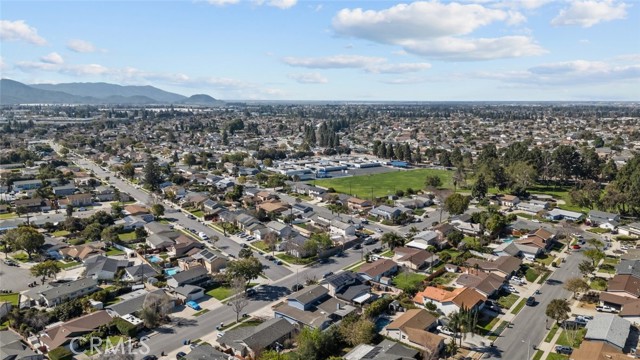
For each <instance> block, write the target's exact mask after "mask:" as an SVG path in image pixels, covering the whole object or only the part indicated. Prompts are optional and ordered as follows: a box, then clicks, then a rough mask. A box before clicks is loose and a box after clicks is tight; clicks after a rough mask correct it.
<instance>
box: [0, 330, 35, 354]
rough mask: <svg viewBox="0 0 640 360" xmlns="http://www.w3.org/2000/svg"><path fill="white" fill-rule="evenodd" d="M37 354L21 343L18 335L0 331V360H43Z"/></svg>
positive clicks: (10, 331)
mask: <svg viewBox="0 0 640 360" xmlns="http://www.w3.org/2000/svg"><path fill="white" fill-rule="evenodd" d="M43 359H44V355H43V354H38V353H36V352H35V351H33V349H31V348H30V347H29V346H28V345H27V344H25V343H24V342H22V338H21V337H20V335H18V334H16V333H14V332H13V331H12V330H0V360H43Z"/></svg>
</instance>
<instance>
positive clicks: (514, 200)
mask: <svg viewBox="0 0 640 360" xmlns="http://www.w3.org/2000/svg"><path fill="white" fill-rule="evenodd" d="M498 200H499V201H500V205H502V206H508V207H514V206H516V205H518V204H519V203H520V198H518V197H517V196H514V195H503V196H500V197H499V198H498Z"/></svg>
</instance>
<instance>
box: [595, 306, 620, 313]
mask: <svg viewBox="0 0 640 360" xmlns="http://www.w3.org/2000/svg"><path fill="white" fill-rule="evenodd" d="M596 311H600V312H608V313H617V312H618V310H616V309H614V308H612V307H611V306H596Z"/></svg>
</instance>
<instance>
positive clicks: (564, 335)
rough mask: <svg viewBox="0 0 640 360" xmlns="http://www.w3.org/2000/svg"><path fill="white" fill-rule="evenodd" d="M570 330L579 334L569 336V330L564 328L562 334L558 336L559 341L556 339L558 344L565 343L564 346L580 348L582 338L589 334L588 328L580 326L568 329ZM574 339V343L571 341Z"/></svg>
mask: <svg viewBox="0 0 640 360" xmlns="http://www.w3.org/2000/svg"><path fill="white" fill-rule="evenodd" d="M568 331H570V332H573V333H575V332H577V334H575V335H574V336H573V337H568V336H567V330H563V331H562V332H561V333H560V336H559V337H558V341H556V345H564V346H571V347H573V348H578V347H579V346H580V343H582V339H584V336H585V335H586V334H587V329H585V328H580V329H578V330H568ZM572 341H573V343H571V342H572Z"/></svg>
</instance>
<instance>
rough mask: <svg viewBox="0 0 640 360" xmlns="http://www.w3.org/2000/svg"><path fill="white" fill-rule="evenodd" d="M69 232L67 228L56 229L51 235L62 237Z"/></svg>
mask: <svg viewBox="0 0 640 360" xmlns="http://www.w3.org/2000/svg"><path fill="white" fill-rule="evenodd" d="M70 234H71V232H70V231H67V230H58V231H54V232H52V233H51V236H56V237H62V236H67V235H70Z"/></svg>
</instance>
